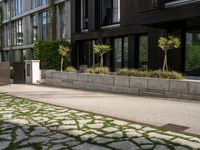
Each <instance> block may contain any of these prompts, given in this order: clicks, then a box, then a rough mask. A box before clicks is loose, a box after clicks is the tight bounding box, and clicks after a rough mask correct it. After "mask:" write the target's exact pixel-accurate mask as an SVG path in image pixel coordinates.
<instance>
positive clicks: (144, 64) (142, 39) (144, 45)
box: [138, 35, 148, 70]
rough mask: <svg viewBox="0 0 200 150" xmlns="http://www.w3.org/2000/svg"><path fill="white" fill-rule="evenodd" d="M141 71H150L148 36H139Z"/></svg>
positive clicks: (139, 65)
mask: <svg viewBox="0 0 200 150" xmlns="http://www.w3.org/2000/svg"><path fill="white" fill-rule="evenodd" d="M138 68H139V69H144V70H146V69H148V36H146V35H144V36H139V62H138Z"/></svg>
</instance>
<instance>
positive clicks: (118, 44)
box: [114, 38, 122, 70]
mask: <svg viewBox="0 0 200 150" xmlns="http://www.w3.org/2000/svg"><path fill="white" fill-rule="evenodd" d="M114 66H115V70H116V69H119V68H122V39H121V38H117V39H114Z"/></svg>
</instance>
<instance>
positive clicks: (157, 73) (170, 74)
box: [117, 69, 183, 80]
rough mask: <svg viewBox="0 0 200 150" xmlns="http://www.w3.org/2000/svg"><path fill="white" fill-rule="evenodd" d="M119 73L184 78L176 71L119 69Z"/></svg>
mask: <svg viewBox="0 0 200 150" xmlns="http://www.w3.org/2000/svg"><path fill="white" fill-rule="evenodd" d="M117 75H121V76H135V77H151V78H164V79H177V80H182V79H183V76H182V74H180V73H178V72H175V71H162V70H155V71H139V70H135V69H119V70H118V71H117Z"/></svg>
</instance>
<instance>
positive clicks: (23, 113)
mask: <svg viewBox="0 0 200 150" xmlns="http://www.w3.org/2000/svg"><path fill="white" fill-rule="evenodd" d="M81 121H82V122H83V123H81ZM73 122H74V123H73ZM90 126H93V127H94V128H93V127H92V128H91V127H90ZM59 127H62V130H59V129H58V128H59ZM96 127H97V128H96ZM98 127H99V128H98ZM19 129H20V130H19ZM106 129H107V130H106ZM114 129H116V131H115V130H114ZM17 130H18V131H20V132H21V135H18V134H19V133H18V132H17ZM104 130H106V131H104ZM154 134H156V135H157V136H158V135H160V137H159V136H158V137H157V136H156V137H151V136H150V135H154ZM3 135H6V136H11V139H6V138H5V137H6V136H3ZM53 135H54V136H53ZM140 135H141V136H140ZM23 136H25V137H23ZM161 136H162V137H161ZM165 136H171V137H172V138H171V139H170V140H168V139H165V138H164V137H165ZM83 137H85V138H83ZM68 138H70V140H67V139H68ZM138 138H141V139H143V142H144V143H145V142H148V144H143V143H142V142H141V143H137V140H138ZM177 138H179V139H181V140H186V141H188V143H184V145H180V144H179V143H175V142H173V141H172V140H174V139H177ZM106 139H109V140H108V141H106ZM141 139H140V140H141ZM16 140H18V141H17V142H16ZM56 140H57V141H58V140H59V141H60V142H59V143H58V145H56V144H55V142H56ZM98 140H101V142H98ZM3 141H7V142H10V144H9V145H8V146H7V147H6V148H5V149H4V150H11V149H19V148H32V149H36V150H51V148H54V147H57V149H71V150H75V149H76V148H77V146H85V145H84V144H85V143H88V144H91V145H92V146H94V147H96V149H98V148H99V149H102V148H107V149H111V150H116V149H117V147H115V145H117V144H118V143H117V142H120V143H132V145H135V146H136V147H137V148H139V149H144V148H142V147H145V146H147V147H151V148H146V149H154V148H157V146H164V147H166V149H167V148H168V149H175V148H177V147H178V146H182V148H185V149H189V150H190V149H200V142H199V141H200V138H198V137H196V140H194V136H185V135H183V134H177V133H173V132H167V133H166V131H163V130H160V129H156V128H152V127H148V126H145V125H140V124H134V123H130V122H124V121H119V120H117V119H113V118H109V117H103V116H99V115H96V114H92V113H86V112H81V111H77V110H73V109H69V108H63V107H58V106H53V105H49V104H44V103H39V102H34V101H30V100H26V99H23V98H16V97H12V96H7V95H4V94H0V150H1V147H2V145H1V144H3V143H2V142H3ZM54 141H55V142H54ZM149 143H150V144H149ZM121 146H122V145H121ZM123 146H125V147H123V148H122V149H123V150H129V149H128V147H126V146H128V145H126V144H125V145H123ZM59 147H60V148H59Z"/></svg>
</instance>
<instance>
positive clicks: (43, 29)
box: [40, 11, 48, 40]
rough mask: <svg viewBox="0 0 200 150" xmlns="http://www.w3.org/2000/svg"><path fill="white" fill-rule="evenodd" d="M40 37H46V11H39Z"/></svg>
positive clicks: (43, 38) (44, 38)
mask: <svg viewBox="0 0 200 150" xmlns="http://www.w3.org/2000/svg"><path fill="white" fill-rule="evenodd" d="M40 38H41V40H47V39H48V13H47V12H46V11H44V12H42V13H40Z"/></svg>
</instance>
